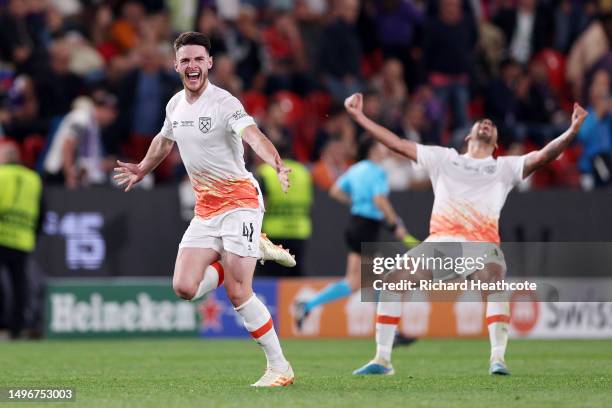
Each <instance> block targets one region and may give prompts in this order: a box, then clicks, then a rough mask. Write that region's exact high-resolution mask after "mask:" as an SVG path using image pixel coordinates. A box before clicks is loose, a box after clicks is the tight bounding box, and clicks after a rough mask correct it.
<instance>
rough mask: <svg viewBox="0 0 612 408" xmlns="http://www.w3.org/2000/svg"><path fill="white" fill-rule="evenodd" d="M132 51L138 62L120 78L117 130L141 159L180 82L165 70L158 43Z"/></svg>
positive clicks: (131, 152)
mask: <svg viewBox="0 0 612 408" xmlns="http://www.w3.org/2000/svg"><path fill="white" fill-rule="evenodd" d="M135 55H136V58H137V61H138V66H137V68H136V69H134V70H133V71H131V72H130V73H128V74H127V75H126V76H125V77H124V78H123V80H122V85H121V87H120V91H119V118H118V122H119V132H118V133H119V134H120V135H129V139H130V148H131V151H130V152H129V154H128V155H129V156H130V157H131V158H133V159H138V160H140V158H142V157H144V154H145V153H146V151H147V149H148V147H149V144H150V143H151V139H153V137H155V135H156V134H157V133H158V131H159V126H160V123H163V121H164V117H165V115H166V103H167V102H168V100H170V98H171V97H172V96H173V95H174V94H175V93H176V91H177V89H178V88H179V87H180V82H179V80H178V78H177V77H176V75H174V73H170V72H167V71H166V70H165V61H164V59H163V54H162V52H161V50H160V49H159V46H158V45H157V44H143V45H141V46H140V47H139V48H138V49H137V50H136V54H135ZM117 142H118V141H117Z"/></svg>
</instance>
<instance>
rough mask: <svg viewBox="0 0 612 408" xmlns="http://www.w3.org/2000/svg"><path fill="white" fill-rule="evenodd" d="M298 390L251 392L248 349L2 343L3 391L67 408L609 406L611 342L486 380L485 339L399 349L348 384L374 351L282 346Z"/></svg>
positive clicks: (254, 372) (534, 349) (211, 344)
mask: <svg viewBox="0 0 612 408" xmlns="http://www.w3.org/2000/svg"><path fill="white" fill-rule="evenodd" d="M283 344H284V348H285V354H286V355H287V357H288V358H289V360H290V361H291V363H292V364H293V368H294V370H295V373H296V383H295V384H294V385H292V386H290V387H288V388H283V389H252V388H250V387H249V384H250V383H252V382H254V381H255V380H257V379H258V378H259V376H260V375H261V374H262V373H263V368H264V366H265V358H264V356H263V354H262V352H261V351H260V350H259V347H258V346H257V345H256V344H255V343H254V342H252V341H247V340H208V341H204V340H198V339H185V340H167V339H160V340H109V341H95V340H90V341H41V342H17V343H2V344H0V387H8V386H20V387H43V386H47V387H49V386H57V387H59V386H68V387H74V388H75V389H76V393H77V401H76V403H75V402H72V403H51V405H48V403H47V404H42V403H38V404H32V403H18V404H8V403H0V408H4V407H8V406H17V407H26V406H53V407H59V406H65V407H76V406H82V407H162V408H170V407H181V408H183V407H240V408H246V407H258V408H267V407H281V406H283V407H289V408H292V407H336V406H338V407H340V406H342V407H394V408H400V407H454V406H459V407H464V406H465V407H479V406H482V407H487V408H496V407H507V406H522V407H524V406H537V407H555V408H558V407H565V406H567V407H577V406H580V407H585V406H593V407H602V406H612V379H611V378H612V342H610V341H609V340H608V341H594V340H589V341H574V340H572V341H562V340H559V341H535V340H531V341H526V340H523V341H511V342H510V345H509V350H508V355H507V360H508V363H509V367H510V369H511V371H512V376H510V377H491V376H489V375H488V374H487V369H488V350H489V346H488V343H487V342H486V340H421V341H419V342H417V343H416V344H414V345H412V346H410V347H405V348H399V349H396V350H395V352H394V356H393V358H394V361H393V362H394V366H395V369H396V371H397V374H396V375H395V376H392V377H355V376H352V375H351V371H352V370H353V369H355V368H357V367H358V366H360V365H361V364H363V363H365V362H366V361H367V360H368V359H369V358H370V357H371V356H372V353H373V349H374V343H373V340H287V341H283Z"/></svg>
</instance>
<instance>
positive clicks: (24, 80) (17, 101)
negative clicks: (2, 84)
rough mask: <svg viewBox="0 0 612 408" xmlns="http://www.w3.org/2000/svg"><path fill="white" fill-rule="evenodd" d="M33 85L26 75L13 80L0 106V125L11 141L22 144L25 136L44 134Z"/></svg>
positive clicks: (43, 125) (44, 127) (43, 123)
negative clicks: (3, 103) (3, 102)
mask: <svg viewBox="0 0 612 408" xmlns="http://www.w3.org/2000/svg"><path fill="white" fill-rule="evenodd" d="M38 113H39V103H38V98H37V97H36V92H35V90H34V83H33V82H32V79H30V77H28V76H27V75H20V76H18V77H17V78H15V81H14V82H13V85H12V87H11V89H10V90H9V92H8V95H7V100H6V102H5V105H4V106H1V105H0V125H2V126H3V127H4V131H5V132H6V134H7V135H8V136H10V137H11V138H12V139H15V140H17V141H19V142H22V141H23V140H24V139H25V138H26V137H27V136H29V135H32V134H35V133H38V134H44V133H45V132H46V123H45V122H44V121H42V120H40V117H39V114H38Z"/></svg>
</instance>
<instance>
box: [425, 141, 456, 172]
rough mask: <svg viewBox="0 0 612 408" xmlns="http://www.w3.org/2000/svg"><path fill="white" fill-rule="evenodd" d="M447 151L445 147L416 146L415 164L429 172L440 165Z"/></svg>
mask: <svg viewBox="0 0 612 408" xmlns="http://www.w3.org/2000/svg"><path fill="white" fill-rule="evenodd" d="M449 150H450V149H448V148H446V147H440V146H425V145H422V144H417V164H419V165H420V166H421V167H422V168H424V169H425V170H427V171H431V170H433V169H435V168H437V167H438V166H439V165H440V163H441V162H442V161H443V160H444V158H445V157H446V155H447V152H448V151H449Z"/></svg>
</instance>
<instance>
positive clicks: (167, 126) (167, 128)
mask: <svg viewBox="0 0 612 408" xmlns="http://www.w3.org/2000/svg"><path fill="white" fill-rule="evenodd" d="M173 100H174V98H172V99H170V101H169V102H168V104H167V105H166V118H165V119H164V124H163V126H162V128H161V130H160V131H159V134H160V135H162V136H163V137H165V138H166V139H170V140H174V132H173V131H172V121H171V120H170V111H171V108H172V103H173Z"/></svg>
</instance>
